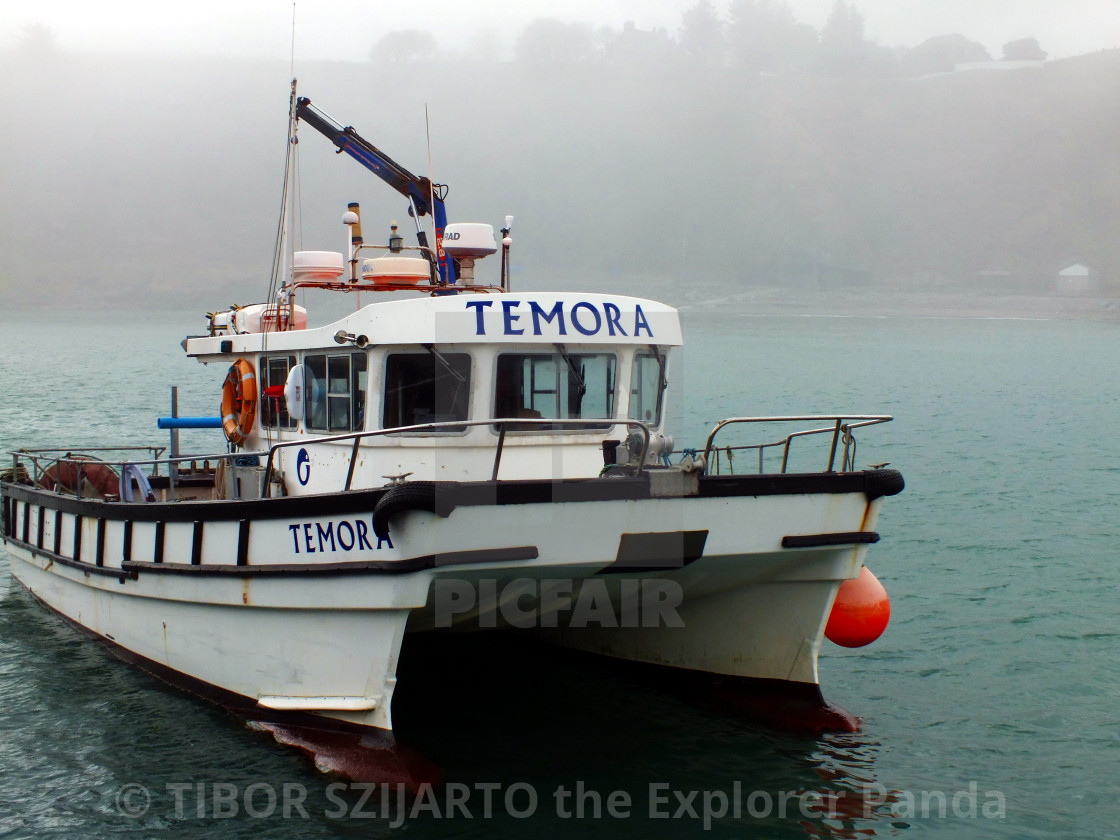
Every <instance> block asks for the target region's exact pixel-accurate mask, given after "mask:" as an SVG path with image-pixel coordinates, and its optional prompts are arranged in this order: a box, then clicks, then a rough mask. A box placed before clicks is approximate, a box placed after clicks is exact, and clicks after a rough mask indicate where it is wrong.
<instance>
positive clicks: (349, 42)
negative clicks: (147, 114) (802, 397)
mask: <svg viewBox="0 0 1120 840" xmlns="http://www.w3.org/2000/svg"><path fill="white" fill-rule="evenodd" d="M695 2H696V0H509V2H502V3H499V2H496V1H495V0H427V2H424V0H394V2H385V0H299V2H297V3H296V10H295V16H296V38H295V42H296V60H297V62H298V61H299V60H308V61H310V60H317V59H336V60H343V61H363V60H365V59H367V58H368V56H369V51H370V47H371V46H372V45H373V44H374V42H376V41H377V40H378V38H380V37H381V36H383V35H385V34H386V33H388V32H391V31H393V30H398V29H410V28H411V29H425V30H428V31H430V32H431V33H432V34H434V35H435V36H436V38H437V39H438V40H439V42H440V46H441V47H443V48H446V49H456V48H457V47H459V46H464V45H465V43H466V42H467V41H469V40H470V36H472V35H473V34H475V33H477V32H479V31H480V30H486V29H491V30H494V32H495V33H496V34H497V35H498V36H499V37H500V38H501V39H502V40H504V41H505V42H506V43H510V42H512V39H513V37H514V36H515V35H516V33H517V32H518V31H519V30H520V29H521V28H522V27H523V26H524V25H525V24H526V23H528V22H529V21H530V20H532V19H533V18H535V17H555V18H559V19H561V20H565V21H580V22H587V23H590V24H592V25H594V26H611V27H614V28H621V26H622V25H623V24H624V23H625V22H627V21H633V22H634V23H635V25H637V26H638V27H640V28H644V29H649V28H664V29H667V30H668V31H669V32H670V33H673V34H675V33H676V32H677V29H678V27H679V25H680V19H681V13H682V12H683V11H685V10H686V9H688V8H689V7H691V6H693V5H695ZM834 2H835V0H789V5H790V7H791V8H792V9H793V10H794V13H795V15H796V16H797V18H798V19H799V20H800V21H801V22H802V23H808V24H811V25H812V26H814V27H816V28H817V29H820V27H821V26H822V25H823V24H824V22H825V20H826V18H827V17H828V12H829V10H830V9H831V8H832V6H833V4H834ZM854 2H855V5H856V8H858V9H859V10H860V11H861V12H862V13H863V15H864V17H865V18H866V22H867V23H866V33H867V36H868V37H869V38H871V39H872V40H874V41H877V42H878V43H880V44H882V45H884V46H913V45H915V44H917V43H920V42H921V41H923V40H925V39H926V38H929V37H931V36H934V35H944V34H948V33H960V34H962V35H964V36H966V37H968V38H970V39H972V40H974V41H979V42H980V43H982V44H983V45H984V46H985V47H987V48H988V51H989V52H990V53H991V54H992V56H993V57H995V58H998V57H999V56H1000V55H1001V53H1002V47H1003V44H1005V43H1006V42H1008V41H1012V40H1016V39H1018V38H1025V37H1035V38H1037V39H1038V40H1039V43H1040V44H1041V45H1042V48H1043V49H1044V50H1046V51H1048V52H1049V53H1050V56H1051V57H1052V58H1063V57H1068V56H1071V55H1079V54H1082V53H1087V52H1093V51H1096V50H1100V49H1109V48H1115V47H1120V0H854ZM714 5H715V7H716V8H717V9H718V10H719V11H720V12H721V13H722V12H723V11H725V10H726V7H727V5H728V3H727V0H714ZM31 24H44V25H46V26H47V27H49V28H50V29H51V30H52V31H53V33H54V35H55V41H56V43H57V45H58V46H59V47H60V48H62V49H64V50H73V51H102V52H126V53H136V52H165V53H174V54H200V55H205V56H213V55H229V56H234V55H244V56H251V57H270V58H283V59H287V58H288V56H289V52H290V46H291V30H292V2H291V0H181V2H177V3H170V2H166V0H143V2H133V0H0V43H2V44H4V45H5V46H10V45H13V44H15V43H16V42H17V41H18V40H19V38H20V37H21V35H22V34H23V31H24V27H26V26H28V25H31Z"/></svg>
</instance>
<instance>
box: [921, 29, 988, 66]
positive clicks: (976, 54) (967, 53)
mask: <svg viewBox="0 0 1120 840" xmlns="http://www.w3.org/2000/svg"><path fill="white" fill-rule="evenodd" d="M991 60H992V57H991V56H990V55H989V54H988V50H987V49H986V48H985V47H984V45H983V44H980V43H977V42H976V41H970V40H968V38H966V37H964V36H963V35H957V34H953V35H938V36H936V37H934V38H927V39H926V40H925V41H922V43H920V44H918V46H916V47H914V48H913V49H912V50H910V51H909V52H908V53H906V55H905V56H904V57H903V59H902V69H903V72H905V73H906V74H907V75H908V76H928V75H930V74H931V73H951V72H952V71H953V68H955V67H956V66H957V65H958V64H967V63H969V62H973V61H991Z"/></svg>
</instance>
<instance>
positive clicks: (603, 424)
mask: <svg viewBox="0 0 1120 840" xmlns="http://www.w3.org/2000/svg"><path fill="white" fill-rule="evenodd" d="M892 419H893V418H892V417H891V416H890V415H873V414H855V415H842V416H841V415H821V414H809V415H796V416H761V417H731V418H728V419H726V420H722V421H720V422H719V423H718V424H717V425H716V426H715V428H713V429H712V432H711V434H709V435H708V438H707V441H706V443H705V446H704V451H703V464H704V469H705V472H706V474H708V475H720V474H721V470H722V464H721V453H722V454H726V455H727V456H728V458H729V459H730V458H731V457H733V456H734V453H737V452H744V451H755V452H757V453H758V472H759V474H762V473H764V472H765V469H764V456H765V454H766V453H767V452H768V451H771V450H775V449H780V450H781V455H782V462H781V469H780V472H781V473H785V472H786V471H787V468H788V466H789V458H790V447H791V445H792V444H793V442H794V441H795V440H797V439H799V438H803V437H808V436H815V435H831V440H830V442H829V447H828V460H827V464H826V466H825V471H826V472H833V471H834V468H835V464H836V458H837V455H838V454H840V455H841V466H840V470H841V471H842V472H847V471H849V470H854V469H855V456H856V440H855V436H854V435H853V434H852V432H853V431H854V430H855V429H858V428H862V427H864V426H872V425H876V424H879V423H887V422H889V421H891V420H892ZM794 422H802V423H804V422H810V423H818V424H827V425H821V426H819V427H818V426H815V427H813V428H808V429H798V430H797V431H794V432H790V433H789V434H787V435H785V436H784V437H781V438H778V439H777V440H773V441H769V442H765V443H756V444H745V445H727V446H718V445H717V444H716V442H715V441H716V436H717V435H718V434H719V433H720V432H721V431H722V430H723V429H725V428H727V427H728V426H732V425H738V424H775V423H794ZM622 425H624V426H626V427H628V428H630V429H633V430H635V431H636V432H637V433H638V434H639V435H640V437H641V451H640V454H639V455H638V457H637V459H636V460H637V464H636V466H634V468H633V469H634V474H635V475H641V473H642V472H643V471H644V470H645V469H646V468H647V466H648V465H647V459H648V457H649V454H650V440H651V435H650V430H649V426H648V425H647V424H645V423H643V422H641V421H639V420H629V419H627V420H615V419H599V418H592V419H568V418H542V419H538V418H522V417H518V418H489V419H486V420H451V421H444V422H435V423H421V424H417V425H412V426H400V427H397V428H392V429H375V430H371V431H359V432H346V433H342V434H337V435H327V436H322V437H313V438H308V437H303V438H299V439H296V440H287V441H281V442H279V443H275V444H273V445H272V446H270V447H269V448H268V450H267V451H258V452H245V451H237V452H226V453H219V454H214V455H186V456H181V457H174V458H162V457H161V455H162V454H163V453H164V452H165V451H166V447H162V446H98V447H90V448H88V449H85V450H83V452H82V456H77V455H76V454H75V453H74V452H73V450H72V449H21V450H18V451H15V452H12V453H10V454H11V455H12V471H11V476H12V480H15V481H19V480H26V481H29V482H30V483H32V484H35V485H41V482H42V481H43V480H44V476H47V475H48V473H49V471H50V469H51V468H52V467H57V466H60V465H64V464H72V465H74V467H75V470H74V474H75V476H76V477H75V479H74V485H75V486H74V492H75V494H80V492H81V489H80V484H81V477H82V475H83V471H84V470H87V469H89V468H90V467H92V466H93V465H95V464H96V465H106V466H110V467H113V468H114V469H115V470H116V471H117V472H118V473H120V472H121V471H122V470H123V468H124V467H125V466H128V465H134V466H139V467H145V468H148V469H149V472H150V474H151V476H153V477H156V476H159V475H160V469H161V465H162V466H163V467H165V468H166V470H167V473H168V476H169V481H170V484H169V488H168V489H169V491H170V492H169V498H174V497H175V481H176V476H181V475H183V474H184V473H187V474H191V473H193V474H199V475H212V474H213V472H214V470H213V469H212V468H211V466H210V465H211V463H212V462H213V464H214V465H215V467H217V465H219V464H223V462H224V466H228V467H235V466H244V465H245V462H252V463H253V464H254V465H259V463H260V459H263V460H264V473H263V476H262V480H261V485H260V493H261V494H262V495H263V496H265V497H266V498H267V497H269V496H270V495H271V491H272V483H273V476H274V474H275V473H276V470H277V466H276V462H277V454H278V453H279V452H280V450H282V449H287V448H289V447H293V446H301V447H306V446H308V445H311V444H320V443H328V444H334V443H349V444H350V452H349V461H348V464H347V470H346V480H345V482H344V484H343V487H342V490H343V491H348V490H350V489H351V488H352V486H353V481H354V471H355V467H356V463H357V460H358V459H357V455H358V452H359V450H360V446H361V443H362V441H364V440H366V439H369V438H375V437H382V436H386V435H402V434H412V435H416V434H424V433H433V434H439V433H441V432H444V433H446V432H461V431H463V430H464V429H466V428H469V427H475V426H492V427H495V428H496V429H497V430H498V437H497V441H496V444H495V446H494V462H493V468H492V470H491V474H490V480H491V481H497V480H498V474H499V470H500V467H501V463H502V455H503V452H504V451H505V444H506V434H507V432H508V431H515V432H526V431H528V432H537V433H540V434H566V433H570V432H572V431H577V430H579V429H580V428H586V429H588V430H593V429H602V430H603V431H606V430H608V429H610V428H613V427H616V426H622ZM628 437H632V434H631V435H630V436H628ZM434 440H442V438H435V439H434ZM634 443H635V444H636V443H637V441H636V440H635V441H634ZM629 444H630V440H627V441H620V445H621V446H629ZM435 445H437V446H438V444H435ZM841 447H842V448H841ZM635 448H636V446H635ZM94 453H96V454H97V455H98V456H100V455H102V454H105V455H117V456H119V455H120V454H121V453H135V455H142V456H146V457H124V458H119V457H117V458H112V459H111V460H102V459H100V457H98V458H96V459H90V458H89V457H88V455H91V454H94ZM683 453H688V454H696V453H695V452H694V451H693V450H678V451H677V452H676V453H672V454H683ZM668 454H669V453H665V455H664V456H663V457H667V455H668ZM238 460H242V461H243V463H242V464H238V463H237V461H238ZM200 462H201V463H202V464H203V466H202V468H201V470H200V469H199V468H198V464H199V463H200ZM185 464H191V465H192V468H191V469H189V470H186V471H183V472H181V470H182V467H183V465H185ZM728 466H729V472H733V469H731V465H730V463H729V464H728ZM28 467H29V468H28ZM21 470H22V473H21ZM56 475H57V472H56ZM6 478H7V476H6Z"/></svg>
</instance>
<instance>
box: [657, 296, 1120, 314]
mask: <svg viewBox="0 0 1120 840" xmlns="http://www.w3.org/2000/svg"><path fill="white" fill-rule="evenodd" d="M697 291H699V290H697ZM667 297H677V298H678V299H677V301H676V302H675V305H676V306H677V308H678V309H680V310H681V311H682V312H689V311H695V312H712V311H714V310H722V311H724V312H725V313H726V314H729V315H740V316H751V315H757V316H787V317H790V316H794V317H796V316H803V317H865V318H888V317H896V318H897V317H910V318H968V319H978V320H985V319H987V320H1039V321H1056V320H1057V321H1073V320H1090V321H1117V320H1120V297H1118V296H1104V295H1100V294H1096V295H1057V294H1054V295H1043V294H1038V295H1016V294H997V293H974V292H967V291H944V292H897V291H892V292H886V291H881V290H870V289H865V288H864V289H827V290H807V289H806V290H801V289H778V288H758V289H751V290H749V291H744V292H740V293H737V294H733V295H718V294H713V295H701V294H697V293H693V294H688V295H683V296H676V295H669V296H667Z"/></svg>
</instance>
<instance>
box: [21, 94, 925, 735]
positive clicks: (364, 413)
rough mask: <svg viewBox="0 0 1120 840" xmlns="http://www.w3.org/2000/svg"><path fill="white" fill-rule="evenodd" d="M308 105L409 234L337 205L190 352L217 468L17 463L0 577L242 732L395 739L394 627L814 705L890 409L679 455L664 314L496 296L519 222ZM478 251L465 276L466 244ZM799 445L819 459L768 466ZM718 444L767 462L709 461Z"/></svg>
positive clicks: (160, 461) (63, 451) (572, 299)
mask: <svg viewBox="0 0 1120 840" xmlns="http://www.w3.org/2000/svg"><path fill="white" fill-rule="evenodd" d="M301 123H307V124H310V125H311V126H312V127H314V128H315V129H317V130H318V131H320V132H322V133H324V134H326V135H328V136H329V137H330V138H331V139H332V140H333V141H334V142H335V144H336V145H337V146H338V147H339V149H340V151H345V152H347V153H348V154H350V155H351V156H353V157H355V158H357V159H358V160H359V162H362V163H363V164H365V165H366V166H367V167H368V168H370V169H372V170H374V171H375V172H377V174H379V175H380V176H381V177H382V178H384V179H385V180H386V181H388V182H389V183H390V185H392V186H393V187H395V188H396V189H398V190H399V191H400V192H401V193H402V194H404V195H406V196H407V197H408V201H409V205H410V209H411V211H412V212H413V214H414V215H415V217H416V219H417V230H418V233H419V242H420V244H419V245H418V246H415V247H414V248H406V247H404V246H403V244H402V242H401V239H402V237H400V236H399V235H398V234H397V233H396V229H395V227H394V228H393V230H392V234H391V236H390V238H389V243H388V245H387V246H385V247H384V248H381V247H376V248H375V247H373V246H370V245H366V244H364V243H363V240H362V238H361V229H360V219H359V218H358V215H357V208H356V207H353V208H351V209H350V210H348V211H347V215H346V216H344V223H345V224H346V225H347V226H348V229H349V234H350V245H349V247H348V249H347V253H334V252H329V251H325V252H323V251H318V252H298V253H295V254H294V255H291V256H290V257H289V258H288V259H286V260H283V261H282V262H283V263H286V267H285V268H283V269H282V270H280V271H279V272H278V274H279V276H278V278H277V279H276V280H275V281H274V286H273V288H272V289H271V290H270V292H269V295H268V297H267V298H266V302H265V303H261V304H256V305H254V306H251V307H243V308H240V309H236V310H231V311H228V312H224V313H216V314H211V315H210V316H209V319H208V331H207V334H206V335H200V336H192V337H188V338H187V339H185V340H184V341H183V347H184V349H185V351H186V353H187V354H188V355H189V356H191V357H193V358H196V359H198V360H199V361H200V362H204V363H207V364H210V365H212V366H217V367H219V368H220V369H221V370H228V375H227V378H226V381H225V384H224V387H223V392H222V395H221V396H222V406H223V410H222V416H221V418H219V419H218V420H215V421H213V423H214V424H215V425H218V424H220V425H222V426H223V430H224V434H225V438H226V441H225V442H223V444H224V445H225V448H224V450H222V451H219V452H218V454H211V455H209V456H201V455H192V456H186V457H183V456H178V455H177V453H171V454H172V455H175V456H176V457H170V456H169V457H161V458H152V457H150V456H145V455H144V454H143V453H137V452H133V451H127V450H114V451H110V452H93V451H89V454H88V455H84V456H75V455H73V454H72V450H71V449H67V448H60V449H53V450H43V449H38V450H34V449H33V450H21V451H19V452H16V453H13V455H12V458H13V463H12V469H11V471H10V472H8V473H6V477H5V479H4V481H3V483H2V486H0V490H2V498H3V539H4V543H5V545H6V548H7V553H8V555H9V557H10V559H11V567H12V574H13V576H14V578H15V579H16V580H18V581H19V582H20V583H21V584H22V585H23V586H24V587H26V588H27V589H28V590H30V592H32V593H33V594H34V596H35V597H36V598H37V599H39V600H40V601H42V602H43V603H44V604H46V605H47V606H48V607H50V608H51V609H53V610H55V611H57V612H58V613H61V614H62V615H63V616H65V617H66V618H68V619H70V620H71V621H72V622H75V623H76V624H78V625H80V626H81V627H82V628H84V629H85V630H86V631H88V632H90V633H92V634H93V635H95V636H97V637H99V638H100V639H102V640H104V641H106V642H107V643H108V644H110V646H111V647H112V648H113V649H114V650H115V651H117V652H119V653H121V654H122V655H123V656H125V657H126V658H128V659H130V660H132V661H134V662H137V663H139V664H140V665H142V666H143V667H145V668H148V669H149V670H152V671H153V672H155V673H157V674H160V675H162V676H166V677H168V678H170V679H172V680H175V681H179V682H185V683H187V684H189V685H190V686H192V687H194V688H195V689H197V690H200V691H203V692H204V693H206V694H207V695H208V696H212V697H214V698H215V699H218V700H220V701H221V702H225V703H228V704H230V705H233V706H235V707H238V708H240V709H242V710H245V711H247V712H248V713H249V714H250V715H251V716H252V717H255V718H259V719H262V720H269V721H280V722H292V721H296V722H301V723H308V722H310V723H311V724H312V725H315V726H318V725H323V726H330V727H339V728H342V729H351V730H354V731H358V732H370V731H376V732H380V733H382V734H384V735H385V736H386V737H389V736H390V735H391V731H392V727H393V720H392V699H393V692H394V687H395V684H396V679H397V677H396V673H397V660H398V654H399V651H400V649H401V644H402V640H403V639H404V637H405V635H406V634H408V633H438V632H446V631H449V630H452V629H454V630H474V629H477V630H486V629H491V628H510V629H513V630H516V631H519V632H524V633H526V634H533V635H536V636H538V637H540V639H541V640H542V641H547V642H552V643H557V644H560V645H565V646H570V647H572V648H577V649H580V650H584V651H590V652H593V653H596V654H603V655H607V656H611V657H618V658H621V659H625V660H631V661H634V662H640V663H647V664H650V665H656V666H661V667H664V668H668V669H679V671H680V672H681V673H686V672H691V673H704V674H712V675H721V676H724V677H733V678H738V679H739V680H741V682H742V684H743V686H745V689H744V690H747V691H758V692H763V691H768V690H773V689H785V690H792V691H793V692H794V693H800V694H802V695H803V696H804V697H806V698H808V699H809V700H810V701H814V702H823V701H822V700H821V695H820V689H819V687H818V669H817V657H818V652H819V650H820V647H821V644H822V638H823V634H824V630H825V625H826V622H827V621H828V619H829V617H830V613H831V612H832V610H833V602H834V600H835V599H836V596H837V591H838V588H839V587H840V586H841V584H842V583H843V582H844V581H847V580H850V579H854V578H856V577H857V575H859V573H860V571H861V567H862V566H863V562H864V557H865V554H866V552H867V550H868V547H869V545H870V544H871V543H874V542H875V541H877V540H878V534H877V533H876V532H875V530H874V528H875V522H876V517H877V515H878V513H879V507H880V504H881V502H882V499H883V498H884V497H885V496H889V495H892V494H894V493H897V492H899V491H900V490H901V489H902V487H903V481H902V477H901V475H900V474H899V473H898V472H896V471H894V470H889V469H882V468H879V469H859V468H856V467H855V465H854V463H853V462H854V458H855V443H854V431H855V430H856V429H858V428H860V427H864V426H868V425H872V424H876V423H881V422H884V421H887V420H889V419H890V417H887V416H881V415H845V416H840V415H828V416H816V415H811V416H804V417H778V418H775V417H751V416H743V417H735V418H730V419H728V420H725V421H723V422H722V423H720V424H719V425H718V426H717V427H716V429H715V430H713V431H712V433H711V435H710V436H709V437H708V438H707V439H706V441H701V442H699V443H698V444H696V449H695V450H694V451H693V450H678V449H675V448H674V443H673V438H672V437H671V436H670V434H669V432H670V430H669V429H667V428H666V418H667V416H668V412H667V406H668V405H669V404H670V400H672V399H673V398H674V394H675V392H674V391H673V390H672V389H670V388H669V386H668V382H669V380H670V379H671V376H670V373H671V371H670V365H671V364H672V350H673V348H675V347H678V346H680V345H681V343H682V334H681V327H680V323H679V320H678V316H677V312H676V311H675V310H674V309H673V308H672V307H669V306H666V305H663V304H660V303H657V302H655V301H651V300H643V299H637V298H633V297H625V296H620V295H612V294H587V293H573V292H566V293H553V292H529V291H525V292H521V291H516V292H515V291H513V290H512V289H511V288H510V283H509V272H508V251H509V248H510V237H509V228H510V226H511V224H512V219H511V218H509V217H507V221H506V225H505V228H504V229H503V230H502V236H501V239H500V240H496V239H495V236H494V232H493V228H492V227H490V226H489V225H480V224H459V225H455V224H447V223H446V218H445V215H444V208H443V201H442V198H441V192H442V191H441V189H440V188H439V187H438V186H434V185H432V184H431V183H430V182H429V181H428V180H427V179H423V178H417V177H415V176H413V175H411V174H410V173H408V172H407V170H404V169H403V168H401V167H399V166H398V165H396V164H395V163H393V162H392V161H390V160H389V159H388V158H387V157H385V156H384V155H383V154H382V153H381V152H380V151H378V150H377V149H376V148H375V147H373V146H372V145H370V144H369V143H368V142H367V141H365V140H363V139H362V138H361V137H360V136H359V135H358V134H357V133H356V132H354V130H353V129H350V128H345V129H344V128H342V127H341V126H339V125H337V124H336V123H334V122H333V121H332V120H330V118H328V117H326V116H325V115H323V114H322V113H321V112H319V111H318V110H317V109H315V108H314V106H312V105H311V104H310V103H309V102H308V101H307V100H304V99H298V100H297V99H296V97H295V93H294V85H293V97H292V113H291V119H290V126H291V128H290V131H291V133H292V139H294V136H295V132H296V130H297V128H298V126H299V125H300V124H301ZM289 148H290V149H294V148H295V144H294V143H289ZM289 169H290V170H291V169H294V167H289ZM423 216H433V217H434V228H435V230H434V242H435V245H434V246H433V247H429V245H428V236H427V235H426V233H425V231H424V230H423V228H422V227H421V225H420V221H421V217H423ZM281 250H283V249H282V248H281ZM499 251H500V252H501V257H500V260H501V263H500V267H498V266H495V268H496V269H497V271H496V272H495V273H496V274H497V278H496V279H495V280H493V281H491V282H489V283H482V282H481V280H479V279H476V266H475V263H476V261H479V260H482V259H484V258H485V257H487V256H491V255H495V254H497V253H498V252H499ZM494 262H497V260H491V263H494ZM478 272H479V275H481V274H482V267H481V266H479V267H478ZM314 289H319V290H323V291H322V292H321V294H329V293H332V292H333V293H338V294H346V293H351V292H355V291H364V292H370V293H377V294H375V295H374V301H373V302H371V303H367V304H366V305H364V306H362V307H361V308H358V309H357V310H356V311H354V312H353V313H352V314H349V315H347V316H346V317H344V318H342V319H341V320H338V321H337V322H335V323H331V324H329V325H327V326H320V327H314V328H312V327H308V326H307V313H306V311H305V310H304V309H303V308H302V307H299V306H297V305H296V304H295V299H296V294H297V292H301V291H303V290H314ZM402 291H407V292H411V294H410V295H404V296H402V295H401V294H388V293H389V292H397V293H400V292H402ZM366 299H367V300H369V297H367V298H366ZM211 369H212V368H211ZM209 370H210V369H208V371H207V372H209ZM217 401H218V394H217V393H215V402H217ZM190 424H191V423H190V421H187V420H172V421H171V423H170V425H172V426H174V425H190ZM204 425H205V424H204ZM778 426H781V427H783V428H784V429H786V430H785V431H783V432H782V433H781V434H780V435H779V436H778V437H777V438H776V439H770V440H768V441H767V442H764V443H761V444H760V443H757V442H747V443H738V442H737V443H732V441H731V439H730V438H729V436H730V435H731V434H732V433H734V432H742V431H749V430H751V429H760V430H761V429H765V430H767V432H768V433H771V431H772V430H773V429H774V428H776V427H778ZM214 434H216V435H217V434H219V433H218V432H215V433H214ZM814 447H815V448H816V449H815V450H814V449H813V448H814ZM215 448H218V447H217V445H216V446H215ZM791 451H792V452H794V453H795V454H803V453H805V452H806V451H814V452H815V453H816V454H817V455H819V459H818V466H816V467H815V468H814V469H813V470H811V471H804V470H802V471H798V472H793V471H788V469H787V460H786V459H787V458H788V457H790V453H791ZM732 453H740V454H742V453H746V454H748V455H749V458H740V464H741V463H742V462H744V461H746V460H751V461H752V463H757V464H758V465H759V468H758V470H757V471H752V472H749V473H745V474H744V473H742V472H738V473H729V472H728V471H726V469H725V470H723V471H721V470H720V469H719V466H720V463H719V462H720V456H721V454H722V458H723V463H724V464H727V463H728V460H729V459H728V455H729V454H732ZM96 456H100V457H101V458H104V459H105V460H98V459H97V457H96ZM511 667H512V664H511Z"/></svg>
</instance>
